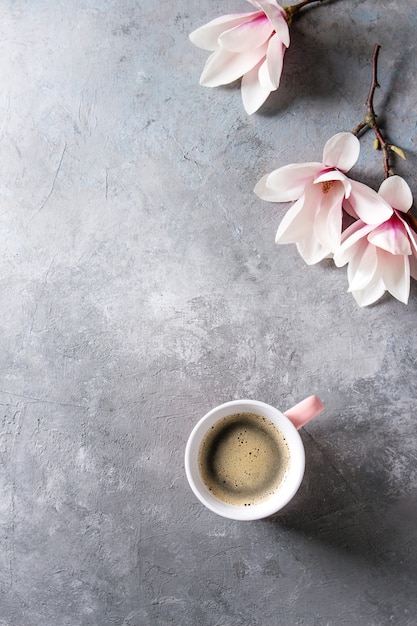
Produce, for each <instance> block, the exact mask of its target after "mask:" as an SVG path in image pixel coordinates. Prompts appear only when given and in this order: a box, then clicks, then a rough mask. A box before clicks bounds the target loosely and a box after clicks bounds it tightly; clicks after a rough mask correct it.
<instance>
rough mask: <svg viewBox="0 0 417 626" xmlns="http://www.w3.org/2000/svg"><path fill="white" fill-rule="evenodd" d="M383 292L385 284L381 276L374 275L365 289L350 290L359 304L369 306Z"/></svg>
mask: <svg viewBox="0 0 417 626" xmlns="http://www.w3.org/2000/svg"><path fill="white" fill-rule="evenodd" d="M384 293H385V285H384V281H383V280H382V278H379V277H376V278H375V279H374V280H373V281H372V282H371V283H370V284H369V285H368V286H367V287H366V289H362V290H358V291H352V295H353V297H354V298H355V300H356V302H357V303H358V304H359V306H369V305H370V304H373V303H374V302H376V301H377V300H379V299H380V298H381V297H382V296H383V295H384Z"/></svg>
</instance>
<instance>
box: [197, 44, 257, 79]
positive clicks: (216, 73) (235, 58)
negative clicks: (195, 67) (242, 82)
mask: <svg viewBox="0 0 417 626" xmlns="http://www.w3.org/2000/svg"><path fill="white" fill-rule="evenodd" d="M265 54H266V47H265V48H264V47H262V46H261V47H260V48H255V49H254V50H250V51H249V52H243V53H240V54H234V53H233V52H229V51H228V50H224V49H223V48H218V49H217V50H216V51H215V52H213V54H211V55H210V56H209V58H208V59H207V61H206V64H205V66H204V68H203V72H202V74H201V77H200V84H201V85H203V86H204V87H219V86H220V85H227V84H228V83H232V82H233V81H235V80H237V79H238V78H241V76H243V75H244V74H246V72H249V71H250V70H251V69H252V68H253V67H255V65H257V64H258V63H259V61H260V60H261V59H262V58H263V57H264V56H265Z"/></svg>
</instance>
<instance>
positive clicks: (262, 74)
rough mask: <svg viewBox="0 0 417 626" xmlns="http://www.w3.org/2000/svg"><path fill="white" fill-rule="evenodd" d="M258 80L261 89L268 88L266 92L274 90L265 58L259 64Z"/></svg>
mask: <svg viewBox="0 0 417 626" xmlns="http://www.w3.org/2000/svg"><path fill="white" fill-rule="evenodd" d="M268 48H269V46H268ZM258 80H259V84H260V85H261V87H262V88H263V89H265V91H266V90H268V92H269V93H271V91H275V90H276V87H275V85H274V83H273V82H272V80H271V77H270V75H269V70H268V63H267V60H266V59H265V61H263V63H261V65H260V66H259V72H258Z"/></svg>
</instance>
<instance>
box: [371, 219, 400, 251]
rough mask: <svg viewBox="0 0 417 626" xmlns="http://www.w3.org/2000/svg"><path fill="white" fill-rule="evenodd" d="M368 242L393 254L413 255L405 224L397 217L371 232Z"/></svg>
mask: <svg viewBox="0 0 417 626" xmlns="http://www.w3.org/2000/svg"><path fill="white" fill-rule="evenodd" d="M368 241H369V242H371V243H372V244H373V245H374V246H377V247H378V248H382V249H383V250H387V251H388V252H390V253H391V254H395V255H397V254H402V255H404V254H405V255H409V254H411V245H410V240H409V238H408V235H407V232H406V230H405V227H404V224H403V223H402V222H401V221H400V220H399V219H398V218H397V216H396V215H393V216H392V217H391V219H389V220H387V221H386V222H384V223H383V224H381V225H380V226H377V227H376V228H375V229H374V230H373V231H371V232H370V233H369V235H368Z"/></svg>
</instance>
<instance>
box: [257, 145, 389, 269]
mask: <svg viewBox="0 0 417 626" xmlns="http://www.w3.org/2000/svg"><path fill="white" fill-rule="evenodd" d="M359 150H360V144H359V140H358V138H357V137H355V136H354V135H353V134H352V133H338V134H336V135H334V136H333V137H331V138H330V139H329V140H328V141H327V142H326V144H325V146H324V150H323V161H322V162H321V163H318V162H312V163H302V164H292V165H286V166H284V167H281V168H279V169H277V170H275V171H273V172H272V173H271V174H268V175H266V176H264V177H263V178H261V180H260V181H259V182H258V183H257V185H256V187H255V190H254V191H255V193H256V194H257V195H258V196H259V197H260V198H262V199H264V200H268V201H269V202H289V201H292V200H296V202H295V203H294V204H293V206H292V207H291V208H290V209H289V211H288V212H287V213H286V215H285V216H284V218H283V219H282V221H281V224H280V225H279V228H278V232H277V234H276V238H275V241H276V243H280V244H284V243H295V244H297V248H298V251H299V253H300V254H301V256H302V257H303V259H304V260H305V261H306V263H308V264H309V265H311V264H313V263H318V262H319V261H321V260H322V259H324V258H326V257H331V256H332V255H333V254H334V253H335V252H336V250H338V248H339V246H340V242H341V233H342V218H343V210H342V207H343V204H344V203H345V202H346V200H347V199H348V200H349V204H348V207H347V210H348V211H349V213H350V214H351V215H352V216H353V217H355V218H361V219H363V220H364V222H366V223H370V224H375V223H377V222H380V221H381V219H382V220H384V219H387V218H388V217H390V216H391V214H392V209H391V207H390V206H388V204H387V203H386V202H385V201H384V200H383V198H382V197H381V196H379V195H378V194H377V193H376V192H375V191H373V190H372V189H370V188H369V187H367V186H366V185H363V184H362V183H359V182H356V181H353V180H350V179H349V178H348V177H347V176H346V175H345V172H347V171H349V170H350V169H351V168H352V167H353V166H354V164H355V163H356V161H357V159H358V156H359Z"/></svg>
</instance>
